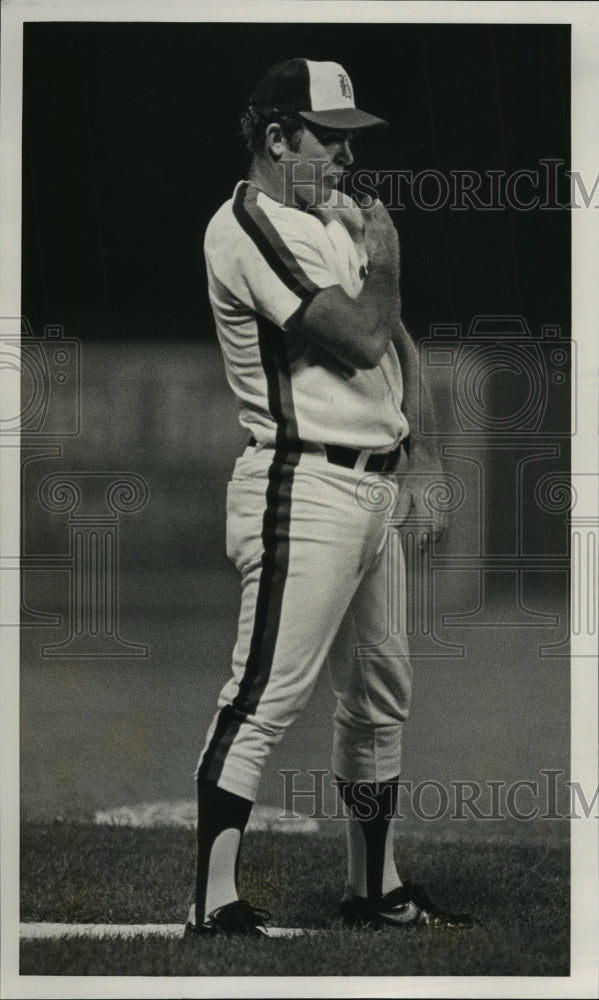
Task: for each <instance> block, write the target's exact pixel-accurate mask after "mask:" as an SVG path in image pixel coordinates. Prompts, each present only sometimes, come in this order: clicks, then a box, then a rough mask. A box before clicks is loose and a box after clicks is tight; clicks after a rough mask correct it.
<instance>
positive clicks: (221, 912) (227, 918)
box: [185, 899, 270, 937]
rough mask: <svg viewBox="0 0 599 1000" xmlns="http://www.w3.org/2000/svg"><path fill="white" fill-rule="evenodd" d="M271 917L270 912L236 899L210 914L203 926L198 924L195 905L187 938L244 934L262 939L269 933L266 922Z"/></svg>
mask: <svg viewBox="0 0 599 1000" xmlns="http://www.w3.org/2000/svg"><path fill="white" fill-rule="evenodd" d="M269 917H270V913H269V912H268V910H262V909H260V907H259V906H252V904H251V903H248V902H247V900H245V899H236V900H235V901H234V902H233V903H226V904H225V906H217V908H216V909H215V910H212V913H209V914H208V916H207V917H206V919H205V921H204V923H203V924H196V922H195V903H193V904H192V905H191V907H190V910H189V916H188V918H187V923H186V924H185V936H186V937H188V936H191V935H195V934H197V935H200V936H202V935H208V936H211V937H213V936H215V935H216V934H223V935H224V936H225V937H231V936H233V935H237V934H243V935H246V936H251V937H262V936H263V935H267V933H268V932H267V929H266V927H265V926H264V921H265V920H268V919H269Z"/></svg>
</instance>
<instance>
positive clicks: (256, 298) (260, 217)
mask: <svg viewBox="0 0 599 1000" xmlns="http://www.w3.org/2000/svg"><path fill="white" fill-rule="evenodd" d="M233 211H234V214H235V217H236V219H237V221H238V222H239V224H240V226H241V228H242V230H243V235H244V236H245V237H247V239H245V240H244V241H243V253H240V255H239V257H238V268H239V275H240V278H241V279H242V280H243V283H244V285H245V289H246V292H247V296H248V302H249V304H251V307H252V308H253V309H254V310H255V311H256V312H257V313H259V314H260V315H262V316H265V317H266V318H267V319H269V320H271V322H273V323H275V324H276V325H277V326H279V327H284V326H285V324H286V322H287V321H288V320H289V319H290V318H291V316H292V315H293V314H294V313H295V312H296V311H297V310H298V309H299V307H300V306H301V305H302V304H305V303H306V302H307V301H309V300H310V299H311V298H313V297H314V295H316V293H317V292H319V291H320V290H321V289H323V288H329V287H330V286H331V285H336V284H338V283H339V282H338V278H337V276H336V275H335V273H334V272H333V271H332V270H331V268H330V266H329V265H328V264H327V261H326V259H325V255H326V248H325V247H324V246H323V239H324V230H323V233H322V235H321V234H320V231H319V228H318V227H319V226H320V223H318V222H317V221H316V220H314V219H307V218H306V217H305V216H304V214H303V213H301V212H299V211H296V210H293V209H282V210H281V211H280V212H279V213H275V214H274V215H273V214H267V212H266V211H265V210H264V208H262V207H261V206H260V204H259V199H258V198H257V197H256V191H255V189H253V188H251V187H249V188H248V189H246V191H245V192H244V195H243V196H239V193H238V197H237V198H236V200H235V202H234V204H233ZM239 249H240V250H241V247H240V248H239Z"/></svg>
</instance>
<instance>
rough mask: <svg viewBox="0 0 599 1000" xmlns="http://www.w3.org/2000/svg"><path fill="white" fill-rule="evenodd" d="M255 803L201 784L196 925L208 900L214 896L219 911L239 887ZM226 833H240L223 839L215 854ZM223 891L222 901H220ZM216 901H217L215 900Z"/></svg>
mask: <svg viewBox="0 0 599 1000" xmlns="http://www.w3.org/2000/svg"><path fill="white" fill-rule="evenodd" d="M252 806H253V802H251V801H250V800H249V799H243V798H241V796H239V795H234V794H233V793H232V792H226V791H225V790H224V789H223V788H219V787H218V786H217V785H215V784H213V783H212V782H207V781H198V859H197V876H196V923H197V924H201V923H202V922H203V920H204V919H205V917H206V912H205V910H206V899H207V895H208V884H209V882H210V890H211V891H210V896H211V898H212V899H213V902H214V905H211V907H210V909H211V910H212V909H215V907H216V906H218V905H224V904H225V903H229V902H231V898H230V896H231V893H232V888H233V887H235V894H236V887H237V878H238V872H239V855H240V849H241V838H242V836H243V831H244V830H245V827H246V824H247V821H248V819H249V816H250V812H251V810H252ZM226 830H231V831H237V832H238V836H237V834H235V833H234V835H233V836H232V837H231V838H229V839H226V838H225V840H224V841H222V840H221V843H220V847H219V850H218V851H216V852H214V854H213V850H212V849H213V847H214V844H215V841H216V840H217V838H218V837H219V836H220V834H222V833H224V831H226ZM220 892H222V893H223V894H224V895H223V898H222V900H221V899H219V898H218V896H219V893H220ZM214 900H216V901H214Z"/></svg>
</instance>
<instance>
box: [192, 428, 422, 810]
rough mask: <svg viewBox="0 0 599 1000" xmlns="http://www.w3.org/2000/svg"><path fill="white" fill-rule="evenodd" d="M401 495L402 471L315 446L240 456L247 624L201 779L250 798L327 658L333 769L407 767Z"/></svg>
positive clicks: (230, 519)
mask: <svg viewBox="0 0 599 1000" xmlns="http://www.w3.org/2000/svg"><path fill="white" fill-rule="evenodd" d="M360 484H362V485H360ZM365 485H366V486H370V493H368V491H367V490H365V489H363V487H364V486H365ZM377 487H378V493H377V492H376V490H377ZM360 491H362V494H363V495H362V496H360ZM389 491H393V496H392V497H390V495H389ZM397 493H398V483H397V477H394V476H383V475H377V474H373V473H369V474H368V476H367V478H366V479H365V473H364V472H361V471H357V470H354V469H347V468H344V467H342V466H337V465H334V464H331V463H330V462H329V461H328V460H327V458H326V455H325V453H324V449H318V447H314V448H312V449H311V450H309V451H307V452H306V451H305V450H304V451H301V453H299V454H297V455H295V456H294V457H292V456H290V455H288V454H280V453H279V452H278V450H275V449H274V448H272V447H267V446H265V447H261V446H259V445H258V446H257V447H256V448H254V447H248V448H247V449H246V451H245V452H244V454H243V455H242V456H241V457H240V458H239V459H238V460H237V462H236V464H235V468H234V471H233V476H232V478H231V481H230V482H229V486H228V495H227V554H228V556H229V558H230V559H231V560H232V561H233V563H234V564H235V566H236V567H237V569H238V570H239V573H240V574H241V588H242V594H241V609H240V616H239V627H238V635H237V642H236V644H235V648H234V651H233V660H232V668H233V675H232V677H231V679H230V680H229V681H228V682H227V683H226V684H225V686H224V688H223V689H222V691H221V694H220V697H219V701H218V712H217V714H216V716H215V718H214V719H213V722H212V725H211V727H210V729H209V732H208V736H207V739H206V743H205V746H204V749H203V751H202V754H201V756H200V761H199V764H198V771H197V776H198V778H200V779H202V780H206V781H212V782H214V783H216V784H217V785H218V786H219V787H221V788H224V789H225V790H226V791H229V792H232V793H234V794H236V795H239V796H241V797H243V798H246V799H250V800H252V801H254V800H255V797H256V794H257V790H258V785H259V781H260V776H261V772H262V768H263V765H264V762H265V760H266V758H267V756H268V754H269V752H270V750H271V748H272V747H273V746H274V745H275V744H276V743H277V742H278V741H279V740H280V739H281V737H282V736H283V733H284V732H285V729H286V728H287V727H288V726H289V725H290V724H291V723H292V722H293V721H294V720H295V719H296V718H297V716H298V715H299V713H300V712H301V711H302V709H303V707H304V706H305V704H306V702H307V700H308V698H309V696H310V694H311V692H312V690H313V688H314V684H315V682H316V679H317V677H318V674H319V671H320V670H321V668H322V667H323V665H324V663H325V661H327V660H328V666H329V672H330V679H331V684H332V688H333V691H334V694H335V696H336V709H335V713H334V723H333V748H332V767H333V772H334V774H335V775H337V776H338V777H339V778H342V779H344V780H346V781H350V782H357V781H367V782H381V781H388V780H390V779H392V778H394V777H396V776H397V775H398V774H399V771H400V762H401V736H402V728H403V724H404V722H405V721H406V718H407V716H408V712H409V706H410V694H411V678H412V672H411V667H410V662H409V655H408V643H407V636H406V631H405V612H404V611H402V610H401V609H398V608H397V607H395V608H391V607H389V604H390V593H394V594H397V593H399V594H400V595H401V600H402V601H404V602H405V580H404V566H403V556H402V553H401V546H400V545H398V544H396V545H394V546H393V552H394V558H393V560H390V558H389V553H390V551H391V545H390V540H391V536H392V534H394V530H393V529H389V526H388V525H387V523H386V516H387V515H388V513H389V509H390V508H389V502H390V500H391V499H393V498H396V497H397ZM390 573H393V574H394V575H395V577H396V580H395V584H394V586H393V587H392V588H390V586H389V584H390V581H389V574H390ZM398 575H399V579H397V577H398ZM391 619H393V621H394V622H396V623H397V622H399V625H397V624H396V626H395V627H391Z"/></svg>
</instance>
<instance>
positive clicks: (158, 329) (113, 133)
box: [23, 23, 570, 339]
mask: <svg viewBox="0 0 599 1000" xmlns="http://www.w3.org/2000/svg"><path fill="white" fill-rule="evenodd" d="M569 35H570V30H569V26H566V25H529V26H527V25H513V26H511V25H447V24H444V25H434V24H429V25H402V24H393V25H391V24H390V25H385V24H379V25H374V24H360V25H353V24H335V25H316V26H315V25H310V24H296V25H290V24H255V23H251V24H143V23H136V24H109V23H91V24H77V23H74V24H63V23H54V24H44V23H37V24H26V25H25V51H24V79H25V87H24V106H23V143H24V146H23V149H24V157H23V312H24V313H25V314H26V315H27V316H28V318H29V320H30V322H31V323H32V325H33V328H34V330H36V332H37V331H40V328H41V326H42V325H43V324H45V323H50V322H61V323H63V324H65V326H67V327H68V329H69V332H70V334H71V335H74V336H77V337H85V338H87V337H101V338H112V337H123V336H128V337H129V336H131V337H144V338H148V337H163V336H164V335H165V334H168V336H169V337H170V336H174V337H177V338H193V339H195V338H197V337H212V336H213V327H212V322H211V317H210V313H209V309H208V304H207V297H206V284H205V276H204V265H203V260H202V254H201V246H202V239H203V234H204V231H205V228H206V225H207V222H208V220H209V219H210V217H211V215H212V214H213V212H214V211H215V210H216V208H217V207H218V206H219V205H220V204H221V203H222V202H223V201H224V200H225V199H226V198H228V197H230V195H231V192H232V189H233V186H234V184H235V183H236V181H237V180H238V179H240V177H242V176H244V174H245V171H246V169H247V163H248V160H247V155H246V153H245V150H244V147H243V143H242V140H241V139H240V137H239V118H240V115H241V113H242V112H243V111H244V109H245V108H246V106H247V103H248V98H249V95H250V94H251V92H252V90H253V88H254V87H255V86H256V84H257V82H258V80H259V79H260V77H261V75H262V73H263V72H264V70H265V69H266V67H268V66H269V65H271V64H272V63H273V62H276V61H278V60H279V59H285V58H288V57H292V56H295V55H305V56H307V57H309V58H312V59H332V60H334V61H337V62H340V63H342V65H343V66H344V67H345V68H346V69H347V71H348V72H349V75H350V77H352V80H353V83H354V88H355V92H356V96H357V103H358V106H359V107H363V108H364V109H366V110H370V111H372V112H373V113H375V114H377V115H380V116H381V117H383V118H385V119H387V120H388V121H389V123H390V127H389V128H388V129H384V130H382V131H376V132H375V133H371V134H370V135H367V136H366V137H364V138H363V139H361V140H360V144H359V147H358V148H357V150H356V157H355V160H356V162H355V167H356V168H364V169H369V170H372V169H407V170H412V171H413V172H414V173H417V172H419V171H420V170H430V169H436V170H439V171H442V172H443V173H445V174H446V175H448V173H449V171H450V170H460V169H471V170H478V171H481V172H484V171H485V170H505V171H506V173H507V174H511V173H512V172H513V171H515V170H520V169H531V170H534V169H540V168H539V160H540V159H541V158H547V157H552V158H561V159H563V160H564V161H565V167H566V168H567V167H568V165H569V155H570V149H569V135H570V131H569V110H570V109H569V78H570V64H569ZM562 173H563V170H562ZM522 191H523V195H525V196H528V191H529V188H528V186H527V183H526V182H524V183H523V185H522ZM381 193H383V192H381ZM562 195H563V196H564V198H565V200H566V201H567V200H568V192H567V190H566V191H563V192H562ZM482 197H483V198H484V197H485V193H484V188H483V192H482ZM406 206H407V207H406V210H405V211H397V212H395V213H394V219H395V222H396V225H397V227H398V229H399V231H400V237H401V244H402V252H403V277H402V291H403V298H404V310H405V319H406V320H407V322H408V325H409V326H410V328H411V329H412V330H413V331H414V333H415V334H416V336H420V335H421V334H422V333H423V332H425V331H426V329H427V327H428V324H429V323H430V322H447V323H451V322H463V323H468V322H469V321H470V319H471V317H472V316H473V315H475V314H478V313H486V314H489V313H501V314H510V313H512V314H513V313H516V314H521V315H524V316H525V317H526V319H527V321H528V323H529V325H530V326H531V328H532V329H533V331H534V332H536V331H537V328H538V326H539V325H540V324H541V323H560V324H561V325H562V327H563V329H564V330H565V331H566V333H568V332H569V331H568V328H569V321H570V306H569V278H570V275H569V270H570V237H569V213H568V212H567V211H559V210H558V211H538V210H536V211H534V210H533V211H519V210H509V209H508V210H504V211H500V212H475V211H472V210H470V211H467V212H458V211H451V210H450V209H449V207H447V208H445V209H442V210H439V211H432V212H424V211H422V210H421V209H419V208H417V207H414V206H413V204H412V203H411V199H410V198H409V197H408V198H407V200H406Z"/></svg>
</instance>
